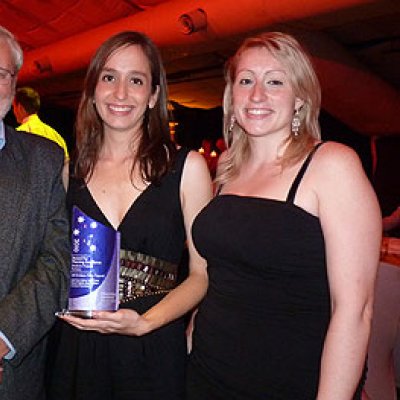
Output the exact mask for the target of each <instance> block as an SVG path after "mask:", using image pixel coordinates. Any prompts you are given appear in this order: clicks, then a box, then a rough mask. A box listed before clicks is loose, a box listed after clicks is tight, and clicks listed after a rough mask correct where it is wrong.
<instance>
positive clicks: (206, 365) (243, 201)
mask: <svg viewBox="0 0 400 400" xmlns="http://www.w3.org/2000/svg"><path fill="white" fill-rule="evenodd" d="M310 160H311V156H310V157H308V159H307V160H306V161H305V163H304V164H303V166H302V168H301V169H300V171H299V173H298V175H297V177H296V179H295V180H294V182H293V184H292V186H291V188H290V190H289V192H288V196H287V199H286V201H278V200H273V199H265V198H257V197H249V196H238V195H232V194H222V195H218V196H216V197H215V198H214V199H213V200H212V201H211V202H210V203H209V205H208V206H206V207H205V208H204V209H203V210H202V211H201V212H200V213H199V215H198V216H197V218H196V219H195V221H194V223H193V228H192V233H193V240H194V243H195V245H196V248H197V249H198V251H199V253H200V254H201V255H202V256H203V257H204V258H206V260H207V264H208V274H209V288H208V292H207V294H206V297H205V299H204V300H203V302H202V304H201V305H200V307H199V310H198V313H197V315H196V319H195V330H194V337H193V351H192V353H191V355H190V360H189V368H188V373H187V375H188V385H187V389H188V390H187V391H188V393H187V396H188V397H187V400H205V399H207V400H314V399H315V398H316V394H317V388H318V380H319V372H320V359H321V354H322V349H323V344H324V339H325V335H326V332H327V328H328V324H329V320H330V295H329V285H328V279H327V269H326V259H325V242H324V237H323V232H322V228H321V224H320V221H319V219H318V218H317V217H316V216H314V215H312V214H310V213H308V212H307V211H305V210H304V209H302V208H300V207H298V206H297V205H295V204H294V200H295V196H296V191H297V188H298V186H299V184H300V182H301V179H302V177H303V175H304V173H305V172H306V169H307V165H308V163H309V162H310ZM357 396H359V394H358V395H357ZM357 398H359V397H357Z"/></svg>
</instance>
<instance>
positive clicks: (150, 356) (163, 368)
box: [48, 149, 188, 400]
mask: <svg viewBox="0 0 400 400" xmlns="http://www.w3.org/2000/svg"><path fill="white" fill-rule="evenodd" d="M187 154H188V151H187V150H184V149H181V150H180V151H179V152H178V155H177V159H176V162H175V166H174V169H173V170H172V171H171V172H170V173H168V174H167V175H165V176H164V177H163V178H162V180H161V182H160V184H159V185H156V184H151V185H149V186H148V187H147V189H146V190H144V191H143V192H142V193H141V194H140V196H139V197H138V198H137V199H136V200H135V202H134V203H133V204H132V206H131V207H130V209H129V211H128V212H127V214H126V215H125V217H124V219H123V220H122V222H121V224H120V226H119V227H118V231H120V232H121V248H123V249H126V250H132V251H136V252H139V253H143V254H147V255H151V256H153V257H156V258H159V259H162V260H165V261H169V262H172V263H175V264H179V263H180V260H181V256H182V252H183V250H184V246H185V240H186V235H185V228H184V222H183V214H182V210H181V202H180V182H181V175H182V170H183V166H184V163H185V160H186V157H187ZM67 202H68V206H69V207H70V208H72V206H73V205H76V206H78V207H79V208H80V209H81V210H82V211H83V212H85V213H86V214H88V215H89V216H90V217H92V218H94V219H96V220H98V221H99V222H101V223H103V224H105V225H107V226H110V227H111V224H110V223H109V221H108V220H107V218H106V217H105V216H104V214H103V213H102V211H101V210H100V209H99V207H98V206H97V204H96V202H95V201H94V199H93V197H92V196H91V194H90V192H89V190H88V188H87V187H86V186H85V185H84V184H83V183H82V182H81V181H76V180H74V179H71V180H70V186H69V189H68V194H67ZM162 296H163V295H152V296H146V297H142V298H138V299H136V300H133V301H130V302H128V303H124V304H123V307H124V308H126V307H128V308H133V309H135V310H136V311H138V312H139V313H143V312H145V311H146V310H148V309H149V308H150V307H152V306H153V305H154V304H156V303H157V302H158V301H160V299H161V298H162ZM52 339H53V340H52V344H51V346H49V353H50V354H49V367H48V372H49V379H48V392H49V399H51V400H64V399H65V400H66V399H68V400H72V399H73V400H100V399H101V400H125V399H126V400H128V399H129V400H133V399H135V400H155V399H168V400H177V399H182V398H183V396H184V381H185V376H184V375H185V363H186V341H185V332H184V323H183V320H182V319H180V320H177V321H174V322H172V323H170V324H168V325H167V326H164V327H162V328H160V329H158V330H156V331H154V332H152V333H149V334H147V335H145V336H142V337H132V336H122V335H103V334H100V333H96V332H85V331H79V330H78V329H75V328H73V327H71V326H69V325H67V324H66V323H63V322H59V323H58V324H57V327H56V331H55V332H54V334H53V338H52Z"/></svg>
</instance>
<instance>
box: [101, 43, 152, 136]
mask: <svg viewBox="0 0 400 400" xmlns="http://www.w3.org/2000/svg"><path fill="white" fill-rule="evenodd" d="M157 95H158V90H156V91H155V93H152V86H151V71H150V63H149V60H148V58H147V57H146V55H145V53H144V52H143V50H142V48H141V47H140V46H139V45H130V46H126V47H122V48H119V49H117V50H116V51H114V52H113V53H112V54H111V55H110V57H109V58H108V59H107V61H106V63H105V65H104V67H103V69H102V71H101V73H100V75H99V79H98V81H97V85H96V89H95V93H94V100H95V105H96V109H97V112H98V113H99V115H100V118H101V119H102V121H103V124H104V133H105V134H108V133H111V132H127V133H129V134H132V135H136V134H137V133H138V132H140V131H141V129H142V124H143V118H144V114H145V111H146V109H147V107H150V108H153V107H154V105H155V103H156V101H157Z"/></svg>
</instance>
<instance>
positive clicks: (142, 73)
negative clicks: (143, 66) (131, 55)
mask: <svg viewBox="0 0 400 400" xmlns="http://www.w3.org/2000/svg"><path fill="white" fill-rule="evenodd" d="M101 72H116V73H120V71H119V70H117V69H114V68H109V67H104V68H102V70H101ZM128 73H129V74H135V75H141V76H143V77H145V78H146V77H147V75H146V73H144V72H141V71H137V70H135V69H133V70H131V71H128Z"/></svg>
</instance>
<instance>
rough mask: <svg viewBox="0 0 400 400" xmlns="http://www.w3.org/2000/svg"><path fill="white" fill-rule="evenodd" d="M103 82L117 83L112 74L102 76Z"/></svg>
mask: <svg viewBox="0 0 400 400" xmlns="http://www.w3.org/2000/svg"><path fill="white" fill-rule="evenodd" d="M101 80H102V81H103V82H113V81H115V77H114V76H113V75H112V74H104V75H102V76H101Z"/></svg>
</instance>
